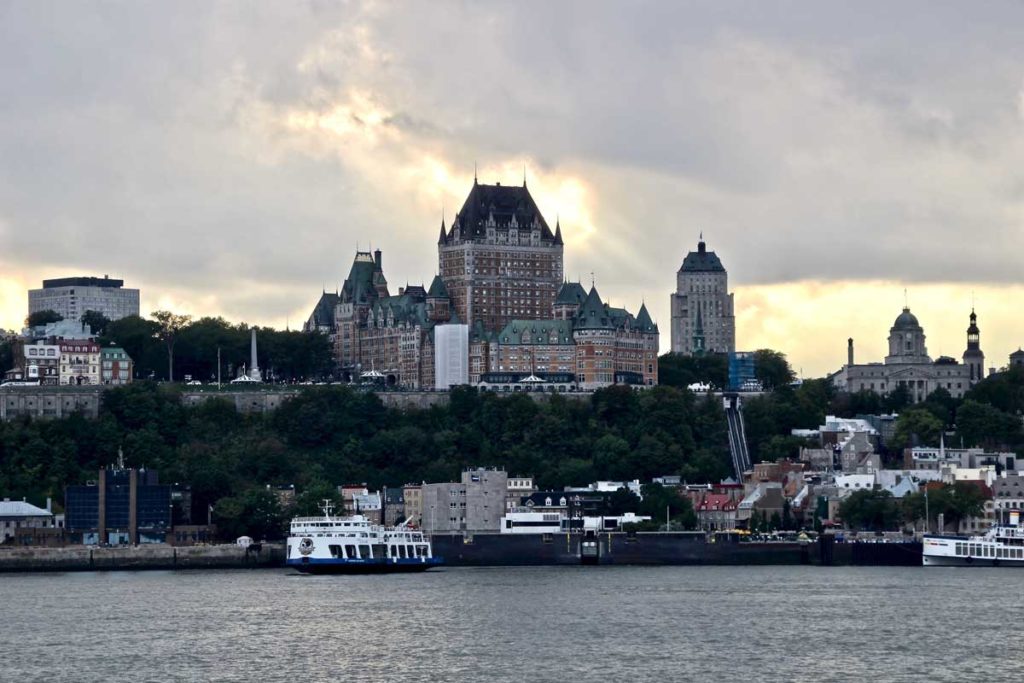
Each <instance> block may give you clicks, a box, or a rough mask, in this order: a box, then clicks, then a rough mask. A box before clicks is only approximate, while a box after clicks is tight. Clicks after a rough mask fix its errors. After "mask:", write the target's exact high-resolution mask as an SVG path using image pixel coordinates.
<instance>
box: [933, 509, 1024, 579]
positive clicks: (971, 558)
mask: <svg viewBox="0 0 1024 683" xmlns="http://www.w3.org/2000/svg"><path fill="white" fill-rule="evenodd" d="M1009 512H1010V514H1009V524H999V525H996V526H993V527H992V528H991V529H989V530H988V531H987V532H985V533H984V534H983V535H981V536H943V535H931V534H925V536H924V539H923V547H922V552H921V562H922V564H923V565H924V566H925V567H999V566H1003V567H1024V524H1022V523H1021V517H1020V511H1019V510H1010V511H1009Z"/></svg>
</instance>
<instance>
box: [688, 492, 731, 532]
mask: <svg viewBox="0 0 1024 683" xmlns="http://www.w3.org/2000/svg"><path fill="white" fill-rule="evenodd" d="M737 507H738V505H737V502H736V499H735V496H731V495H729V494H728V493H704V494H702V495H700V496H699V498H698V499H697V500H695V501H694V502H693V511H694V512H695V513H696V514H697V523H698V525H699V526H700V528H701V529H704V530H705V531H725V530H728V529H735V528H736V508H737Z"/></svg>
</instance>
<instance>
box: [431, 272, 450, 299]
mask: <svg viewBox="0 0 1024 683" xmlns="http://www.w3.org/2000/svg"><path fill="white" fill-rule="evenodd" d="M427 296H428V297H430V298H431V299H447V298H448V288H447V287H445V286H444V280H442V279H441V276H440V275H435V276H434V281H433V282H431V283H430V290H429V291H428V292H427Z"/></svg>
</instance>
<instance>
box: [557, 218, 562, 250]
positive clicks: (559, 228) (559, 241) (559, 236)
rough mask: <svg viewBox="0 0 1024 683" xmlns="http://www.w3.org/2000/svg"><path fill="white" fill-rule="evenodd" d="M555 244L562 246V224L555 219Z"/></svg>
mask: <svg viewBox="0 0 1024 683" xmlns="http://www.w3.org/2000/svg"><path fill="white" fill-rule="evenodd" d="M555 244H562V224H561V223H560V222H559V221H558V219H555Z"/></svg>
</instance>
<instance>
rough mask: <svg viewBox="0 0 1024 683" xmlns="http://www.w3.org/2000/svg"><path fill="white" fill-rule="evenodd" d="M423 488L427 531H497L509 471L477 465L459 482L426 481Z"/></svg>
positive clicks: (464, 472)
mask: <svg viewBox="0 0 1024 683" xmlns="http://www.w3.org/2000/svg"><path fill="white" fill-rule="evenodd" d="M421 490H422V500H423V502H422V505H423V508H422V510H423V512H422V514H423V524H422V525H421V526H422V527H423V529H424V531H427V532H428V533H451V532H461V531H466V532H488V531H489V532H497V531H499V527H500V522H501V516H502V514H504V512H505V496H506V495H507V492H508V475H507V474H506V472H505V471H504V470H502V469H497V468H487V467H477V468H473V469H467V470H464V471H463V472H462V479H461V481H459V482H448V483H441V484H423V485H422V489H421Z"/></svg>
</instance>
